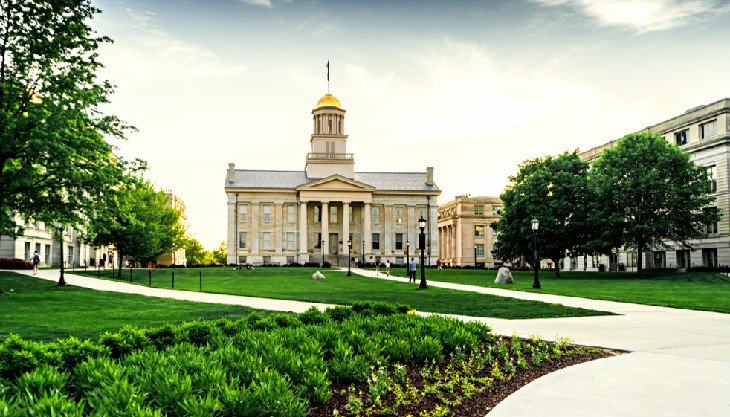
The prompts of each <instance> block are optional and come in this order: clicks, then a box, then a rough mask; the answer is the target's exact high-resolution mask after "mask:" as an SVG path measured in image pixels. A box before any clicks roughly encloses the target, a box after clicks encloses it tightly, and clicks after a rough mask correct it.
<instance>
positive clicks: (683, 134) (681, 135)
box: [674, 129, 689, 146]
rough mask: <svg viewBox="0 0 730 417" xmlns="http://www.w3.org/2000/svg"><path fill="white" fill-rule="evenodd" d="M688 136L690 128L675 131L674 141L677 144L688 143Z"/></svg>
mask: <svg viewBox="0 0 730 417" xmlns="http://www.w3.org/2000/svg"><path fill="white" fill-rule="evenodd" d="M688 138H689V130H687V129H685V130H682V131H679V132H674V143H676V144H677V146H682V145H686V144H687V139H688Z"/></svg>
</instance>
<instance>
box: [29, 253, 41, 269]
mask: <svg viewBox="0 0 730 417" xmlns="http://www.w3.org/2000/svg"><path fill="white" fill-rule="evenodd" d="M30 260H31V262H32V263H33V275H38V264H40V263H41V256H40V255H38V251H35V252H33V256H32V257H31V258H30Z"/></svg>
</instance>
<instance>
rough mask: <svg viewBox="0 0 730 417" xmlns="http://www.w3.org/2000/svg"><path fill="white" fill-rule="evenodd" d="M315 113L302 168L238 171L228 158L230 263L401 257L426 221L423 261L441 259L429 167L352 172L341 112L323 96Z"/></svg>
mask: <svg viewBox="0 0 730 417" xmlns="http://www.w3.org/2000/svg"><path fill="white" fill-rule="evenodd" d="M312 115H313V132H312V134H311V136H310V140H309V142H310V145H311V151H310V152H309V153H308V154H307V156H306V161H305V166H304V170H303V171H277V170H248V169H237V168H236V166H235V164H233V163H230V164H228V170H227V173H226V178H225V192H226V197H227V200H228V234H227V261H228V263H229V264H253V265H261V264H272V265H286V264H291V263H294V262H297V263H301V264H303V263H305V262H321V261H322V260H326V261H328V262H330V263H332V264H333V265H336V264H337V263H341V264H343V265H346V264H347V259H348V245H347V242H348V240H349V241H351V242H352V246H351V248H350V256H351V257H357V258H359V259H360V260H361V261H364V262H367V263H372V262H376V261H381V262H385V260H390V261H391V262H395V263H404V262H405V259H406V252H407V251H409V253H410V255H411V257H415V256H414V254H415V252H416V250H417V249H418V248H417V247H418V235H419V233H420V230H419V228H418V220H419V218H421V217H422V218H424V219H425V220H426V230H425V234H426V245H425V248H424V251H425V257H426V263H427V264H433V263H435V261H436V259H437V258H438V248H439V243H438V233H437V225H436V224H437V218H438V211H437V210H438V202H437V198H438V196H439V194H441V190H440V189H439V188H438V187H437V186H436V184H435V183H434V180H433V168H432V167H428V168H426V170H425V171H423V172H356V171H355V158H354V155H353V154H352V153H347V140H348V135H346V134H345V124H344V122H345V110H344V109H343V108H342V105H341V104H340V101H339V100H338V99H337V98H336V97H334V96H333V95H331V94H326V95H325V96H323V97H322V98H321V99H320V100H319V101H318V102H317V106H316V108H315V109H314V110H312Z"/></svg>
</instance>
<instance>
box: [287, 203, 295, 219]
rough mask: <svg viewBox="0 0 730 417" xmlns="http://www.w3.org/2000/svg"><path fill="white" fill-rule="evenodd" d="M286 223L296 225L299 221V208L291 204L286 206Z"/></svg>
mask: <svg viewBox="0 0 730 417" xmlns="http://www.w3.org/2000/svg"><path fill="white" fill-rule="evenodd" d="M286 221H287V223H296V221H297V208H296V207H294V206H293V205H291V204H290V205H288V206H286Z"/></svg>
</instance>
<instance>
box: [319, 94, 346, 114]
mask: <svg viewBox="0 0 730 417" xmlns="http://www.w3.org/2000/svg"><path fill="white" fill-rule="evenodd" d="M322 107H335V108H338V109H340V110H342V104H340V100H337V97H335V96H333V95H332V94H329V93H327V94H325V95H324V96H323V97H322V98H321V99H319V101H318V102H317V108H318V109H320V108H322Z"/></svg>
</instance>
